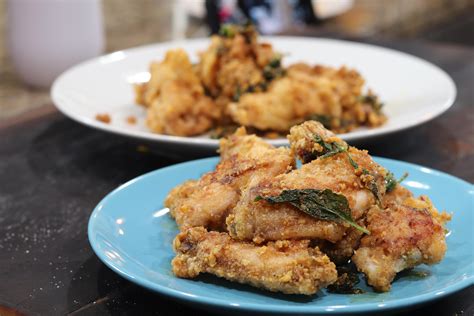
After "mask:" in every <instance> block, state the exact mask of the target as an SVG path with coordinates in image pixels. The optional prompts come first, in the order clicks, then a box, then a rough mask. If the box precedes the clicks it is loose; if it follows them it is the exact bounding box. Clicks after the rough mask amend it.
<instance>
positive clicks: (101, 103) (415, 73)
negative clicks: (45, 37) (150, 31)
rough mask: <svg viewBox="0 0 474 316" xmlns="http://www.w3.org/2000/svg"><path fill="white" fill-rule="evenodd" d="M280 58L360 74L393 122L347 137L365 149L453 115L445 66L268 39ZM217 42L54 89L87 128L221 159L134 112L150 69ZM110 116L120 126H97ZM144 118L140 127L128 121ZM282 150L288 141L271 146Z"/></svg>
mask: <svg viewBox="0 0 474 316" xmlns="http://www.w3.org/2000/svg"><path fill="white" fill-rule="evenodd" d="M262 40H265V41H269V42H271V43H272V44H273V45H274V48H275V50H276V51H280V52H282V53H285V54H287V57H285V59H284V61H285V64H292V63H295V62H298V61H303V62H307V63H312V64H316V63H317V64H323V65H329V66H334V67H339V66H342V65H346V66H348V67H351V68H355V69H357V70H358V71H359V72H360V73H361V74H362V76H363V77H364V78H365V79H366V87H370V88H371V89H373V91H374V92H375V93H377V94H378V95H379V96H380V98H381V100H382V101H383V102H384V103H385V106H384V112H385V113H386V114H387V116H388V122H387V123H386V124H385V125H383V126H381V127H377V128H373V129H366V128H361V129H357V130H355V131H352V132H350V133H347V134H341V135H340V136H341V137H342V138H343V139H345V140H346V141H360V140H365V139H367V138H372V137H376V136H380V135H384V134H388V133H393V132H396V131H400V130H403V129H406V128H409V127H412V126H416V125H419V124H421V123H424V122H426V121H428V120H430V119H433V118H434V117H436V116H438V115H440V114H441V113H443V112H444V111H446V110H447V109H448V108H449V107H450V106H451V105H452V104H453V102H454V99H455V97H456V87H455V85H454V82H453V80H452V79H451V78H450V77H449V76H448V75H447V74H446V73H445V72H444V71H442V70H441V69H439V68H438V67H437V66H435V65H433V64H431V63H428V62H426V61H424V60H422V59H420V58H417V57H414V56H411V55H408V54H405V53H401V52H398V51H395V50H391V49H386V48H381V47H377V46H373V45H367V44H360V43H354V42H347V41H340V40H330V39H319V38H318V39H316V38H298V37H264V38H262ZM208 43H209V39H195V40H186V41H180V42H168V43H162V44H154V45H149V46H143V47H138V48H133V49H129V50H124V51H119V52H115V53H112V54H109V55H105V56H102V57H99V58H95V59H92V60H89V61H86V62H84V63H82V64H79V65H77V66H75V67H73V68H71V69H69V70H68V71H66V72H65V73H63V74H62V75H61V76H60V77H59V78H58V79H57V80H56V81H55V83H54V84H53V87H52V89H51V95H52V98H53V101H54V103H55V104H56V106H57V107H58V109H59V110H60V111H61V112H63V113H64V114H65V115H67V116H69V117H70V118H72V119H74V120H76V121H78V122H81V123H83V124H85V125H88V126H91V127H94V128H98V129H101V130H105V131H108V132H112V133H116V134H121V135H125V136H130V137H135V138H139V139H144V140H149V141H152V142H154V143H156V144H157V145H160V147H161V148H162V149H166V150H167V151H175V152H176V151H179V152H187V151H189V150H193V151H195V152H196V151H199V152H206V151H207V152H210V151H214V150H215V149H216V148H217V147H218V140H215V139H210V138H209V137H207V136H199V137H176V136H167V135H160V134H154V133H152V132H150V131H149V130H148V129H147V127H146V126H145V124H144V119H145V110H144V109H143V108H142V107H139V106H137V105H135V104H134V92H133V87H132V84H133V83H137V82H143V81H147V80H148V78H149V73H148V66H149V63H150V62H151V61H153V60H161V59H162V58H163V57H164V54H165V53H166V51H167V50H169V49H172V48H178V47H180V48H184V49H185V50H186V51H187V52H188V53H189V54H190V55H191V56H192V58H194V59H195V58H196V53H197V52H198V51H202V50H204V49H205V48H206V47H207V45H208ZM98 113H108V114H109V115H110V116H111V118H112V122H111V123H110V124H104V123H102V122H99V121H97V120H96V119H95V116H96V114H98ZM130 115H133V116H135V117H137V118H138V122H137V124H135V125H131V124H128V123H127V122H126V118H127V117H128V116H130ZM270 142H271V143H272V144H274V145H284V144H287V141H286V139H284V138H281V139H275V140H270Z"/></svg>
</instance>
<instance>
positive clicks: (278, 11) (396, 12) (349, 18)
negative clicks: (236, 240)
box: [0, 0, 474, 122]
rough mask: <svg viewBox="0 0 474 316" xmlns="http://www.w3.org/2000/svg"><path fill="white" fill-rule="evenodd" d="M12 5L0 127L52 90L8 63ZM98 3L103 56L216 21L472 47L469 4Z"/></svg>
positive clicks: (2, 56) (4, 47)
mask: <svg viewBox="0 0 474 316" xmlns="http://www.w3.org/2000/svg"><path fill="white" fill-rule="evenodd" d="M15 1H25V0H11V1H10V2H8V0H0V34H1V35H0V122H1V121H5V120H8V119H12V118H14V117H15V116H18V115H20V114H23V113H25V112H27V111H29V110H32V109H35V108H38V107H42V106H44V105H49V104H51V100H50V98H49V89H48V88H44V87H43V88H34V87H31V86H30V85H27V84H25V83H24V80H21V79H20V77H19V76H18V71H17V69H15V67H14V66H13V64H14V63H13V62H12V61H13V60H14V57H15V56H12V52H11V51H12V49H9V48H10V47H9V44H8V43H9V41H8V40H7V38H8V36H7V34H8V33H9V32H10V34H11V32H12V30H10V29H9V27H10V28H11V25H12V23H9V20H8V19H12V14H11V12H10V14H9V11H11V8H9V4H10V6H11V3H14V2H15ZM26 1H28V0H26ZM29 1H38V2H40V3H41V1H50V2H51V1H57V0H29ZM73 1H85V0H71V2H73ZM90 1H92V0H90ZM95 2H98V5H99V7H100V11H101V15H102V20H101V21H100V22H101V28H102V31H103V34H104V35H103V40H104V45H103V48H101V49H100V50H101V51H103V53H106V52H112V51H116V50H121V49H126V48H129V47H133V46H137V45H143V44H148V43H155V42H162V41H168V40H173V39H182V38H193V37H205V36H207V35H209V34H210V33H212V32H216V30H218V28H219V25H220V24H221V23H226V22H242V21H245V20H251V21H252V22H254V23H255V24H256V25H257V27H258V29H259V31H260V32H261V33H263V34H277V35H278V34H284V35H298V36H315V37H329V38H343V39H350V40H364V39H365V38H370V39H371V40H382V41H383V39H385V38H402V39H405V40H408V41H409V40H420V39H421V40H431V41H442V42H445V43H451V44H452V45H474V34H473V32H474V31H473V30H474V14H473V13H474V0H383V1H382V0H312V1H311V0H288V1H286V0H274V1H270V0H220V1H218V0H216V1H204V0H202V1H201V0H176V1H168V0H133V1H130V0H102V1H100V0H96V1H95ZM9 9H10V10H9ZM20 16H21V15H20ZM10 22H11V21H10ZM22 22H23V21H20V23H22ZM101 36H102V34H101ZM10 42H11V41H10Z"/></svg>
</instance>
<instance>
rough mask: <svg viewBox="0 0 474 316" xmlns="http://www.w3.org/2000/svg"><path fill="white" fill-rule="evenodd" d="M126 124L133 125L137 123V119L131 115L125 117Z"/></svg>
mask: <svg viewBox="0 0 474 316" xmlns="http://www.w3.org/2000/svg"><path fill="white" fill-rule="evenodd" d="M127 123H128V124H131V125H135V124H136V123H137V118H136V117H135V116H133V115H130V116H127Z"/></svg>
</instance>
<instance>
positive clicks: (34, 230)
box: [0, 41, 474, 315]
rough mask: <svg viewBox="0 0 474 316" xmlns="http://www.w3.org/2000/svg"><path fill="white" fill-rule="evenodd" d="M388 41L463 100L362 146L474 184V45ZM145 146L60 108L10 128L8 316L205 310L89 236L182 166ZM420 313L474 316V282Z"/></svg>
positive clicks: (0, 293)
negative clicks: (121, 189)
mask: <svg viewBox="0 0 474 316" xmlns="http://www.w3.org/2000/svg"><path fill="white" fill-rule="evenodd" d="M379 44H381V45H384V46H389V47H392V48H395V49H399V50H402V51H406V52H408V53H412V54H414V55H418V56H420V57H422V58H425V59H427V60H429V61H431V62H433V63H435V64H437V65H439V66H440V67H441V68H443V69H444V70H446V71H447V72H448V73H449V74H450V75H451V76H452V78H453V79H454V81H455V82H456V85H457V88H458V96H457V100H456V103H455V105H454V106H453V107H452V108H451V109H450V110H449V111H448V112H447V113H445V114H443V115H442V116H441V117H439V118H437V119H435V120H433V121H431V122H429V123H426V124H424V125H422V126H420V127H416V128H414V129H412V130H409V131H405V132H401V133H398V134H395V135H392V136H388V137H385V138H383V139H380V140H378V141H376V142H373V143H369V144H363V145H362V146H361V147H365V148H367V149H369V151H370V153H371V154H373V155H378V156H383V157H389V158H393V159H399V160H404V161H409V162H413V163H417V164H421V165H425V166H428V167H432V168H435V169H439V170H442V171H445V172H448V173H451V174H453V175H455V176H458V177H460V178H462V179H464V180H467V181H469V182H471V183H472V182H474V111H473V109H474V97H473V90H474V89H473V84H474V49H473V48H467V47H463V46H453V45H443V44H433V43H430V42H421V41H391V42H379ZM388 75H389V74H388ZM139 145H140V144H139V143H136V142H134V141H133V140H130V139H126V138H123V137H119V136H115V135H111V134H106V133H103V132H100V131H95V130H92V129H89V128H87V127H84V126H81V125H79V124H77V123H75V122H73V121H71V120H69V119H67V118H65V117H64V116H62V115H61V114H59V113H57V112H55V111H53V110H50V109H46V110H44V109H43V110H41V111H37V112H34V113H30V114H29V115H27V116H24V117H23V118H20V119H17V120H16V121H14V122H10V123H8V125H7V124H6V123H3V125H0V177H1V181H0V315H10V314H9V312H11V315H15V312H14V311H16V312H18V313H24V314H28V315H63V314H73V315H112V314H113V315H141V314H157V315H164V314H166V315H168V314H177V313H183V312H189V313H194V314H200V313H205V312H203V311H199V310H196V309H194V308H192V307H187V306H186V305H183V304H182V303H179V302H174V301H171V300H168V299H167V298H164V297H162V296H159V295H157V294H154V293H152V292H149V291H147V290H145V289H143V288H141V287H139V286H136V285H134V284H133V283H130V282H128V281H126V280H124V279H122V278H121V277H119V276H118V275H116V274H115V273H113V272H112V271H111V270H109V269H108V268H107V267H105V266H104V264H102V263H101V262H100V261H99V260H98V259H97V257H96V256H95V254H94V253H93V252H92V249H91V247H90V245H89V242H88V240H87V230H86V228H87V222H88V219H89V215H90V213H91V212H92V209H93V208H94V206H95V205H96V204H97V203H98V202H99V201H100V200H101V198H102V197H103V196H104V195H105V194H107V193H108V192H109V191H111V190H112V189H114V188H115V187H117V186H118V185H120V184H121V183H124V182H125V181H127V180H130V179H132V178H134V177H136V176H138V175H140V174H143V173H145V172H148V171H151V170H154V169H157V168H161V167H163V166H166V165H169V164H173V163H176V161H175V160H171V159H169V158H165V157H163V156H161V155H159V154H157V153H154V152H152V151H145V150H143V147H140V146H139ZM183 159H185V157H183ZM417 313H429V314H432V315H434V314H436V315H461V314H463V315H474V287H473V286H471V287H469V288H467V289H465V290H463V291H460V292H458V293H456V294H454V295H451V296H449V297H446V298H443V299H440V300H438V301H436V302H433V303H431V304H427V305H424V306H421V307H419V308H418V311H417Z"/></svg>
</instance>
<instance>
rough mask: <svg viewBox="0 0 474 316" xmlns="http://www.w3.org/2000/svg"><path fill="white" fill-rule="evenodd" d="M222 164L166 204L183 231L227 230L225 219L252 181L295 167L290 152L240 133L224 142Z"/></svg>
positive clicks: (182, 187)
mask: <svg viewBox="0 0 474 316" xmlns="http://www.w3.org/2000/svg"><path fill="white" fill-rule="evenodd" d="M220 151H221V162H220V163H219V164H218V165H217V166H216V169H215V171H212V172H209V173H206V174H205V175H203V176H202V177H201V179H199V180H192V181H188V182H185V183H184V184H182V185H180V186H177V187H176V188H174V189H173V190H172V191H171V192H170V193H169V194H168V196H167V198H166V200H165V206H166V207H169V208H170V212H171V215H172V216H173V217H174V218H175V220H176V222H177V223H178V225H179V226H180V228H181V229H185V228H187V227H194V226H204V227H207V228H210V229H216V230H223V229H225V218H226V216H227V215H228V213H229V212H230V211H231V210H232V209H233V207H234V206H235V204H236V203H237V201H238V200H239V198H240V193H241V189H242V188H243V187H245V186H246V185H247V183H249V181H252V180H257V179H263V178H267V177H270V178H271V177H274V176H276V175H278V174H280V173H284V172H287V171H288V170H291V169H292V168H293V167H294V158H293V156H292V155H291V152H290V150H289V149H287V148H274V147H273V146H271V145H269V144H267V143H266V142H264V141H263V140H261V139H260V138H258V137H256V136H254V135H246V133H245V129H243V128H241V129H239V130H238V131H237V132H236V133H235V134H234V135H232V136H230V137H229V138H228V139H224V140H222V141H221V149H220Z"/></svg>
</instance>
